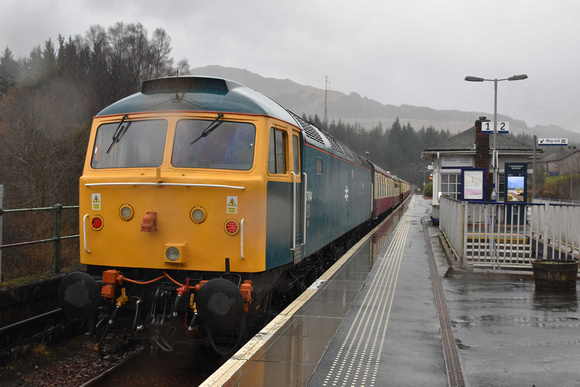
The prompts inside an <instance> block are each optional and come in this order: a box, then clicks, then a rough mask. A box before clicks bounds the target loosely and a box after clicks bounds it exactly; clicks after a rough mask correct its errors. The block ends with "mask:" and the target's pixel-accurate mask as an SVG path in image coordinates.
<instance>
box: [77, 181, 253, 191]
mask: <svg viewBox="0 0 580 387" xmlns="http://www.w3.org/2000/svg"><path fill="white" fill-rule="evenodd" d="M117 185H146V186H160V187H208V188H230V189H239V190H244V189H246V187H240V186H237V185H223V184H188V183H147V182H130V181H127V182H119V183H87V184H85V187H103V186H117Z"/></svg>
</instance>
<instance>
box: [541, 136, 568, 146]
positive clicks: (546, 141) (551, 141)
mask: <svg viewBox="0 0 580 387" xmlns="http://www.w3.org/2000/svg"><path fill="white" fill-rule="evenodd" d="M538 145H568V139H567V138H538Z"/></svg>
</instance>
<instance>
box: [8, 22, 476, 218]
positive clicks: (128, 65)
mask: <svg viewBox="0 0 580 387" xmlns="http://www.w3.org/2000/svg"><path fill="white" fill-rule="evenodd" d="M57 40H58V41H57V42H56V44H55V43H54V42H52V40H51V39H48V40H47V41H45V42H44V44H43V45H42V46H37V47H34V48H33V49H32V51H31V52H30V54H29V56H27V57H25V58H14V56H13V54H12V51H11V50H10V48H9V47H6V48H5V49H4V51H3V52H2V53H1V55H0V138H2V150H1V153H0V184H4V185H5V203H4V206H5V208H19V207H34V206H36V207H39V206H50V205H53V204H54V203H63V204H76V203H77V200H78V199H77V193H78V177H79V176H80V174H81V171H82V165H83V158H84V154H85V151H86V144H87V139H88V130H89V128H90V124H91V118H92V116H93V115H95V114H96V113H98V112H99V111H100V110H101V109H102V108H104V107H105V106H107V105H108V104H110V103H112V102H113V101H116V100H118V99H120V98H123V97H126V96H128V95H130V94H132V93H134V92H136V91H138V90H139V86H140V84H141V82H142V81H143V80H145V79H150V78H156V77H162V76H167V75H174V74H175V73H176V72H177V71H178V70H179V74H187V73H189V72H190V71H191V70H190V68H189V63H188V61H187V60H186V59H183V60H181V61H180V62H179V63H175V61H174V59H173V58H172V57H171V56H170V53H171V38H170V37H169V36H168V35H167V33H166V32H165V31H164V30H163V29H156V30H155V31H154V32H153V34H149V33H148V32H147V30H146V29H145V28H144V27H143V26H142V25H141V24H123V23H117V24H116V25H114V26H113V27H111V28H109V29H104V28H103V27H101V26H98V25H96V26H92V27H90V28H89V30H88V31H87V32H86V33H85V34H84V35H77V36H76V37H74V38H73V37H68V38H65V37H62V36H59V37H58V39H57ZM0 44H1V41H0ZM197 70H199V69H196V71H193V72H195V73H198V72H199V71H197ZM205 70H206V71H208V72H210V74H209V75H214V76H222V75H224V74H223V71H224V68H222V67H219V66H210V67H208V68H205ZM229 70H232V69H229ZM234 70H235V69H234ZM212 71H213V73H212ZM236 74H239V76H240V77H241V78H243V79H240V80H238V79H234V80H237V81H240V82H241V83H245V82H249V83H251V84H253V85H250V87H255V85H259V87H257V88H258V91H260V92H262V93H264V94H266V95H269V96H272V95H276V96H278V97H279V98H280V99H282V100H280V99H276V100H277V102H279V103H281V104H282V105H284V106H286V107H288V108H290V109H292V110H293V111H294V112H295V113H297V114H303V115H304V117H305V118H307V119H308V120H310V121H312V122H313V123H314V124H315V125H317V126H318V127H320V128H322V129H324V130H327V131H328V132H330V134H332V135H334V136H335V137H337V138H338V139H339V140H340V141H342V142H343V143H345V144H347V145H349V146H351V147H352V148H353V149H354V150H355V151H356V152H358V153H360V154H362V155H365V154H366V153H367V152H368V155H369V159H370V160H372V161H374V162H376V163H377V164H378V165H380V166H381V167H383V168H385V169H387V170H390V171H391V172H392V173H394V174H397V175H398V176H399V177H401V178H403V179H405V180H407V181H409V182H410V183H412V184H417V185H419V186H422V183H423V180H424V178H425V174H424V173H423V172H421V171H422V170H425V169H426V166H427V163H425V162H423V161H421V159H420V150H421V148H423V147H426V146H430V147H432V146H434V145H435V144H437V143H439V142H440V141H442V140H444V139H446V138H448V137H449V136H450V135H451V134H452V133H451V132H450V131H449V130H445V131H439V130H436V129H435V127H434V126H433V125H424V126H421V127H413V125H412V124H411V121H407V120H403V119H401V120H399V118H398V117H395V118H394V119H393V121H391V122H383V121H379V120H377V121H375V122H373V123H372V124H370V125H366V126H364V125H363V124H361V123H360V122H358V121H353V120H352V117H360V119H361V121H365V122H368V117H365V115H367V114H369V115H373V114H374V113H368V112H375V113H376V112H378V111H379V110H381V109H383V107H384V105H380V104H378V103H377V102H376V101H371V100H367V99H364V98H363V100H364V102H365V103H366V107H361V106H360V105H357V104H353V103H352V98H353V97H352V95H350V96H348V98H343V97H345V96H344V94H342V97H341V96H340V95H338V94H337V95H336V96H335V97H334V100H333V101H334V102H333V106H334V107H333V109H335V108H336V106H335V105H337V106H339V110H338V111H339V112H342V113H344V115H345V117H348V120H346V119H343V118H342V117H341V116H340V115H338V116H334V117H337V118H334V119H331V120H330V122H329V123H328V125H324V124H325V123H323V122H321V118H320V116H319V115H317V114H316V112H315V111H309V110H306V109H307V108H308V107H312V106H318V104H319V103H320V102H321V101H319V100H316V101H314V100H312V98H315V99H316V98H318V97H316V96H317V95H319V91H320V90H317V89H314V88H312V87H309V86H302V85H298V84H296V83H294V82H292V81H289V80H279V79H267V78H263V77H260V76H259V75H257V74H253V73H250V72H248V71H245V70H238V71H237V72H236ZM339 94H341V93H339ZM355 97H356V96H355ZM358 98H362V97H360V96H358ZM296 101H301V102H300V103H297V102H296ZM286 103H287V104H286ZM313 104H314V105H313ZM343 105H344V106H343ZM341 106H342V107H341ZM357 106H358V107H357ZM382 106H383V107H382ZM301 108H304V109H305V110H297V109H301ZM353 109H355V110H357V111H353ZM387 109H388V107H387ZM383 110H384V109H383ZM423 110H429V109H428V108H423V109H420V110H419V111H423ZM403 111H404V110H403ZM412 111H413V110H412V109H407V113H408V114H411V113H412ZM407 113H405V114H407ZM458 114H459V113H458ZM424 117H425V116H422V117H421V119H424ZM475 118H476V117H474V118H473V120H474V119H475ZM473 120H472V121H471V123H470V124H469V125H466V127H465V129H467V127H469V126H471V125H473V124H472V122H473ZM387 125H390V126H387Z"/></svg>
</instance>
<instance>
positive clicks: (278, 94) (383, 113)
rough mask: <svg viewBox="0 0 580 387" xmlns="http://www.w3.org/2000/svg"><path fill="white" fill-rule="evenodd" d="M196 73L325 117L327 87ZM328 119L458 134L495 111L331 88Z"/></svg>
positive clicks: (521, 128)
mask: <svg viewBox="0 0 580 387" xmlns="http://www.w3.org/2000/svg"><path fill="white" fill-rule="evenodd" d="M191 73H192V74H195V75H207V76H215V77H223V78H227V79H231V80H232V81H236V82H238V83H241V84H243V85H245V86H248V87H250V88H252V89H254V90H257V91H259V92H260V93H262V94H264V95H267V96H268V97H270V98H272V99H273V100H274V101H276V102H278V103H279V104H281V105H282V106H284V107H286V108H288V109H290V110H292V111H293V112H295V113H296V114H298V115H302V114H303V113H305V114H306V115H315V114H317V115H318V116H319V117H320V119H321V120H322V119H323V118H324V90H323V89H318V88H315V87H312V86H305V85H300V84H298V83H296V82H293V81H291V80H289V79H275V78H265V77H262V76H260V75H258V74H256V73H253V72H250V71H248V70H243V69H237V68H231V67H222V66H206V67H198V68H194V69H192V70H191ZM327 108H328V121H329V122H332V120H335V121H338V120H339V119H340V120H342V121H343V122H345V123H351V124H353V123H355V122H356V123H359V124H360V125H362V126H364V127H365V128H366V129H371V128H372V127H373V126H375V125H377V124H378V123H379V122H381V123H382V124H383V125H384V126H386V127H389V126H390V125H391V124H392V123H393V122H394V121H395V119H396V118H397V117H398V118H399V120H400V122H401V123H402V124H406V123H407V122H409V123H410V124H411V126H413V128H415V129H416V130H419V129H421V128H422V127H429V126H432V127H434V128H435V129H437V130H447V129H449V130H450V131H451V133H458V132H461V131H463V130H465V129H468V128H470V127H472V126H473V125H474V122H475V120H476V119H477V118H478V117H481V116H485V117H487V118H488V119H493V113H483V112H464V111H459V110H436V109H432V108H429V107H420V106H411V105H399V106H396V105H389V104H381V103H380V102H378V101H375V100H373V99H369V98H366V97H363V96H361V95H359V94H357V93H350V94H348V95H347V94H344V93H341V92H339V91H334V90H329V91H328V102H327ZM498 121H509V122H510V130H511V132H512V134H514V135H516V134H518V133H520V132H525V133H527V134H529V135H534V134H535V135H537V136H538V137H565V138H568V139H569V141H570V142H575V143H580V134H577V133H573V132H571V131H569V130H566V129H564V128H562V127H559V126H556V125H549V126H543V125H536V126H534V127H528V126H527V125H526V123H525V122H524V121H523V120H518V119H514V118H511V117H509V116H505V115H498Z"/></svg>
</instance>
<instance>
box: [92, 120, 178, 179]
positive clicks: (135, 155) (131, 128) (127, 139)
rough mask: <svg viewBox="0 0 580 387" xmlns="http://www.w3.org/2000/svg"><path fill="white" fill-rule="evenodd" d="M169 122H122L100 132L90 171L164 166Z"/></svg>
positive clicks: (112, 124) (100, 127)
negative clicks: (162, 164)
mask: <svg viewBox="0 0 580 387" xmlns="http://www.w3.org/2000/svg"><path fill="white" fill-rule="evenodd" d="M166 135H167V121H165V120H147V121H122V122H113V123H109V124H103V125H101V126H99V128H98V129H97V136H96V138H95V146H94V149H93V157H92V159H91V167H92V168H95V169H103V168H139V167H158V166H160V165H161V163H162V162H163V148H164V147H165V137H166Z"/></svg>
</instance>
